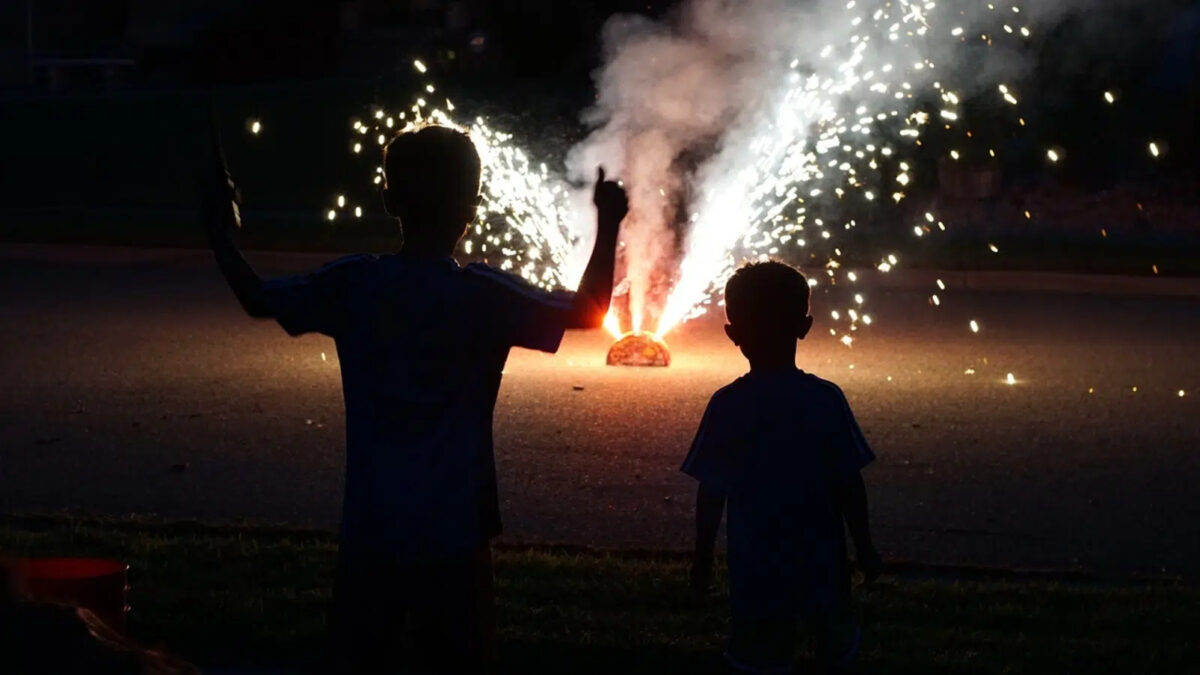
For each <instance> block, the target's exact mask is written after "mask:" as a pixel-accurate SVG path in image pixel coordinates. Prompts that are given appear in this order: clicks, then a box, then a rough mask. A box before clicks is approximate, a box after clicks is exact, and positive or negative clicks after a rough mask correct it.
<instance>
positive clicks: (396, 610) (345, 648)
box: [329, 554, 413, 673]
mask: <svg viewBox="0 0 1200 675" xmlns="http://www.w3.org/2000/svg"><path fill="white" fill-rule="evenodd" d="M411 574H413V570H409V569H405V568H404V566H402V565H397V564H388V562H387V561H384V560H379V559H374V558H369V557H356V556H354V555H346V554H339V556H338V563H337V571H336V576H335V579H334V593H333V611H332V613H331V616H330V628H331V637H332V640H331V654H330V655H329V657H330V658H329V661H330V664H329V666H330V669H331V671H332V672H337V673H385V672H392V671H394V670H395V669H396V668H397V667H398V663H400V662H401V661H402V660H403V658H402V657H403V655H404V651H405V650H404V648H403V646H402V640H403V638H404V634H405V624H406V623H407V620H408V616H409V609H410V607H409V602H408V600H409V598H408V597H407V595H408V594H406V593H404V592H403V591H402V585H403V584H404V582H405V581H406V578H407V577H409V576H410V575H411Z"/></svg>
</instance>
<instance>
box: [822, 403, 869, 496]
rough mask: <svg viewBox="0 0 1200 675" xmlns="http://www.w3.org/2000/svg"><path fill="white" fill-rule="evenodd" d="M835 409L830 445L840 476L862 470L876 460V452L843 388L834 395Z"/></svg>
mask: <svg viewBox="0 0 1200 675" xmlns="http://www.w3.org/2000/svg"><path fill="white" fill-rule="evenodd" d="M833 409H834V410H833V413H832V418H833V421H834V423H833V425H832V428H831V429H830V439H829V445H830V449H831V450H832V451H833V452H834V458H835V459H834V471H835V473H836V474H837V475H836V477H838V478H840V477H843V476H849V475H850V474H852V473H855V472H858V471H861V470H862V469H863V468H864V467H866V466H867V465H868V464H870V463H871V462H873V461H875V453H874V452H872V451H871V446H870V445H869V444H868V443H867V437H866V436H864V435H863V432H862V429H861V428H859V426H858V420H856V419H855V418H854V412H853V411H852V410H850V403H849V401H847V400H846V395H845V394H844V393H842V390H841V389H838V390H837V393H836V396H835V397H834V401H833Z"/></svg>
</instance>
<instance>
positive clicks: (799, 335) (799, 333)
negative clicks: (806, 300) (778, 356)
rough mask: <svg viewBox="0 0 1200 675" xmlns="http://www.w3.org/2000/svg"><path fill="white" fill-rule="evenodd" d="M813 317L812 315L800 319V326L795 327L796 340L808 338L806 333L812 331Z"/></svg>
mask: <svg viewBox="0 0 1200 675" xmlns="http://www.w3.org/2000/svg"><path fill="white" fill-rule="evenodd" d="M812 326H813V317H812V314H809V315H808V316H805V317H804V318H803V319H800V325H799V326H796V339H797V340H803V339H804V338H805V337H807V336H808V331H810V330H812Z"/></svg>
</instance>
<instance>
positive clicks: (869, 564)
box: [855, 546, 883, 585]
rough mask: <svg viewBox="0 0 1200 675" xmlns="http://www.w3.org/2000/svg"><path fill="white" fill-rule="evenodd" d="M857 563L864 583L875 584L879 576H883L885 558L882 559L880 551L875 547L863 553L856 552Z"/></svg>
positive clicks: (866, 549) (868, 548)
mask: <svg viewBox="0 0 1200 675" xmlns="http://www.w3.org/2000/svg"><path fill="white" fill-rule="evenodd" d="M855 554H856V558H857V560H856V561H855V562H856V563H857V565H858V571H860V572H862V575H863V583H864V584H868V585H869V584H873V583H875V581H876V580H877V579H879V575H880V574H883V558H882V557H880V555H879V551H877V550H876V549H875V547H874V546H870V547H867V548H865V549H864V550H861V551H856V552H855Z"/></svg>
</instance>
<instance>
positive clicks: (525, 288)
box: [466, 263, 575, 354]
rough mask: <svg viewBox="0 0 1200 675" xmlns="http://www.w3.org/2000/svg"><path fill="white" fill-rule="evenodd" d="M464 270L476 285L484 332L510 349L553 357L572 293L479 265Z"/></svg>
mask: <svg viewBox="0 0 1200 675" xmlns="http://www.w3.org/2000/svg"><path fill="white" fill-rule="evenodd" d="M466 271H467V273H468V274H471V275H472V276H473V277H474V278H476V279H477V280H478V282H479V285H480V289H481V293H480V298H479V302H480V304H481V305H482V306H481V307H480V308H479V311H480V314H481V317H482V319H483V321H484V322H485V325H486V327H487V329H488V330H490V331H492V332H493V335H495V336H496V337H497V338H498V339H499V340H501V341H503V342H504V343H505V344H507V345H509V346H511V347H524V348H526V349H536V350H538V351H542V352H549V353H551V354H553V353H554V352H556V351H558V346H559V345H560V344H561V343H562V337H563V332H564V331H565V330H566V325H567V318H568V316H569V315H570V312H571V310H572V309H573V308H574V301H575V294H574V293H571V292H569V291H561V290H559V291H548V290H545V289H542V288H538V287H537V286H534V285H532V284H529V283H527V282H526V281H525V280H524V279H521V278H520V277H518V276H515V275H512V274H508V273H507V272H502V271H500V270H498V269H495V268H493V267H489V266H487V265H483V264H480V263H473V264H470V265H467V267H466Z"/></svg>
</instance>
